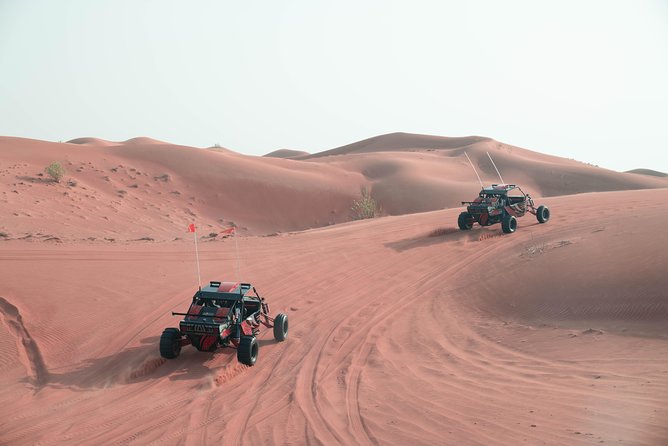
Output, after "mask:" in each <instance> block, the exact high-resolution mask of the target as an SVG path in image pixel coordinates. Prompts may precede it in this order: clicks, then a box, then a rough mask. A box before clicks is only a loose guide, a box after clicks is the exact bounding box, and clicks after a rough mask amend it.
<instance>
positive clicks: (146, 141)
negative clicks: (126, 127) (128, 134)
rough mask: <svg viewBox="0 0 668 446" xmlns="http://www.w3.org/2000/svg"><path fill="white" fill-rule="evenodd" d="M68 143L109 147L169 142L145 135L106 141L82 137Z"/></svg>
mask: <svg viewBox="0 0 668 446" xmlns="http://www.w3.org/2000/svg"><path fill="white" fill-rule="evenodd" d="M67 143H68V144H80V145H86V146H96V147H109V146H120V145H131V146H139V145H151V144H169V143H166V142H163V141H158V140H157V139H153V138H147V137H145V136H138V137H136V138H130V139H127V140H125V141H107V140H106V139H100V138H92V137H84V138H75V139H71V140H69V141H67Z"/></svg>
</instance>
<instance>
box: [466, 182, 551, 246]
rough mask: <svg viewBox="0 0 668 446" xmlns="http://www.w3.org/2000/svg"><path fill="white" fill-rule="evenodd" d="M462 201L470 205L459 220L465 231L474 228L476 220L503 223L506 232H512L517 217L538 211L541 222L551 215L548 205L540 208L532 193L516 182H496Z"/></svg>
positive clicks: (483, 222) (486, 222) (489, 223)
mask: <svg viewBox="0 0 668 446" xmlns="http://www.w3.org/2000/svg"><path fill="white" fill-rule="evenodd" d="M462 204H466V205H468V206H467V207H466V212H462V213H461V214H459V219H458V220H457V223H458V224H459V229H461V230H462V231H467V230H469V229H471V228H472V227H473V223H478V224H479V225H480V226H490V225H493V224H496V223H501V228H502V229H503V232H505V233H506V234H511V233H513V232H515V230H516V229H517V217H523V216H524V214H526V213H527V212H529V213H531V214H533V215H535V216H536V219H537V220H538V222H539V223H545V222H547V221H548V220H549V219H550V210H549V209H548V208H547V206H543V205H541V206H538V208H536V207H535V206H534V203H533V200H532V199H531V197H530V196H529V194H525V193H524V192H523V191H522V189H520V188H519V186H516V185H514V184H492V186H491V187H486V188H484V189H482V190H481V191H480V194H479V195H478V198H476V199H475V200H473V201H462Z"/></svg>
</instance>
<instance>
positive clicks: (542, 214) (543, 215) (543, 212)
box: [536, 204, 550, 223]
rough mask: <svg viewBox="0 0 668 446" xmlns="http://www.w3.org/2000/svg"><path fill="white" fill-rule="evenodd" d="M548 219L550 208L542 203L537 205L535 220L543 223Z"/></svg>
mask: <svg viewBox="0 0 668 446" xmlns="http://www.w3.org/2000/svg"><path fill="white" fill-rule="evenodd" d="M549 219H550V210H549V209H548V207H547V206H543V205H542V204H541V205H540V206H538V209H536V220H538V223H545V222H547V221H548V220H549Z"/></svg>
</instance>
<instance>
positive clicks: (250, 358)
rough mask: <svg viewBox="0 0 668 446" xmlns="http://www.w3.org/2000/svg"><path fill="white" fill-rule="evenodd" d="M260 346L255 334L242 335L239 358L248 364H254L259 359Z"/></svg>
mask: <svg viewBox="0 0 668 446" xmlns="http://www.w3.org/2000/svg"><path fill="white" fill-rule="evenodd" d="M259 352H260V346H259V345H258V344H257V339H256V338H255V336H242V337H241V341H240V342H239V347H238V348H237V360H238V361H239V362H240V363H242V364H246V365H253V364H255V361H257V355H258V353H259Z"/></svg>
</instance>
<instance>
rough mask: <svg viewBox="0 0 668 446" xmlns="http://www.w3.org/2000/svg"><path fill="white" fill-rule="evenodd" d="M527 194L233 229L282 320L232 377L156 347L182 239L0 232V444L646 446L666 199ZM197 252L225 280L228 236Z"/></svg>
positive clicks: (226, 354) (180, 305)
mask: <svg viewBox="0 0 668 446" xmlns="http://www.w3.org/2000/svg"><path fill="white" fill-rule="evenodd" d="M164 149H166V148H164V147H162V148H159V149H158V148H156V150H164ZM167 149H168V150H174V151H176V152H178V151H179V150H182V149H179V148H171V149H169V148H167ZM177 155H178V154H177ZM177 155H172V156H177ZM104 156H105V157H110V156H111V155H110V154H109V153H107V154H105V155H104ZM123 156H124V157H125V156H128V155H126V154H124V155H123ZM144 156H146V155H144ZM143 159H145V158H142V160H143ZM279 161H280V160H279ZM134 162H136V165H137V166H139V164H140V163H139V161H138V160H136V161H134ZM156 162H157V161H156ZM184 162H185V160H184ZM142 168H143V169H144V170H145V169H146V168H145V167H143V165H142ZM543 201H544V202H545V203H546V204H548V205H549V206H550V207H551V209H552V216H553V218H552V220H551V221H550V222H549V223H547V224H545V225H539V224H538V223H537V222H536V221H535V220H533V219H532V218H531V217H525V218H523V219H520V221H519V229H518V232H517V233H515V234H513V235H511V236H505V235H502V233H501V231H500V228H499V227H498V225H497V226H493V227H489V228H479V227H476V228H474V230H472V231H470V232H461V231H459V230H457V229H455V226H456V225H455V222H456V217H457V214H458V212H459V210H458V209H450V210H443V211H437V212H429V213H422V214H416V215H405V216H397V217H386V218H381V219H375V220H371V221H360V222H352V223H345V224H342V225H337V226H331V227H326V228H320V229H314V230H310V231H305V232H300V233H294V234H284V235H281V236H276V237H242V238H240V239H239V240H237V241H238V242H239V248H240V255H241V272H242V276H241V277H239V278H243V279H244V280H251V281H253V282H254V284H255V285H256V286H257V287H258V289H259V290H260V291H261V292H262V293H263V294H264V295H266V296H267V298H268V300H269V303H270V305H271V308H272V310H273V311H274V312H285V313H287V314H288V315H289V317H290V333H289V339H288V340H287V341H286V342H284V343H280V344H279V343H275V342H274V341H273V340H272V338H271V333H270V332H266V333H264V334H263V335H262V336H261V341H260V342H261V347H260V358H259V360H258V363H257V364H256V366H254V367H252V368H248V367H245V366H241V365H239V364H238V363H237V361H236V358H235V355H234V352H233V351H231V350H223V351H219V352H217V353H215V354H204V353H199V352H197V351H195V350H194V349H187V350H184V352H183V353H182V356H181V357H180V358H178V359H177V360H172V361H166V360H163V359H162V358H160V357H159V356H158V354H157V341H158V336H159V335H160V333H161V331H162V329H163V328H164V327H168V326H175V325H176V323H177V318H173V317H171V316H170V315H169V312H170V311H172V310H175V311H182V310H183V309H185V308H186V306H187V302H188V300H189V298H190V296H191V295H192V292H193V291H194V285H195V280H194V278H195V277H196V274H195V265H194V263H193V261H192V259H193V257H194V256H193V253H192V246H191V242H189V241H177V242H169V243H155V244H148V245H147V244H143V245H142V244H129V245H121V246H116V245H95V244H93V245H87V244H85V243H70V244H61V245H49V244H46V243H41V244H31V243H26V242H25V241H18V240H11V241H7V242H3V243H2V249H1V250H0V297H2V299H0V312H1V314H0V316H2V323H0V332H2V336H0V370H1V371H2V373H0V402H1V403H2V404H1V406H0V407H2V409H0V420H2V421H1V422H0V423H1V428H0V443H1V444H35V443H38V444H59V443H71V444H125V443H130V444H166V445H170V444H173V445H177V444H186V445H188V444H212V443H220V444H424V445H427V444H430V445H431V444H451V445H461V444H466V445H489V444H498V445H517V444H550V445H574V444H622V445H648V446H649V445H652V446H654V445H662V444H666V443H668V428H667V427H666V426H668V298H667V295H666V293H665V290H666V288H667V287H668V279H667V278H666V275H665V270H666V265H668V251H666V249H665V243H662V242H661V240H662V236H661V234H662V233H663V232H664V229H663V222H664V221H666V218H667V217H668V204H666V203H668V190H666V189H657V190H651V191H625V192H609V193H592V194H585V195H580V196H577V197H575V199H574V197H553V198H546V199H544V200H543ZM179 229H180V228H176V229H175V230H174V233H175V234H178V233H179ZM200 255H201V258H202V273H203V276H204V277H205V278H207V279H222V280H225V279H235V278H237V277H235V272H234V271H235V263H236V261H235V256H234V241H233V240H232V239H225V240H223V241H218V242H211V243H204V244H201V253H200Z"/></svg>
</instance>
